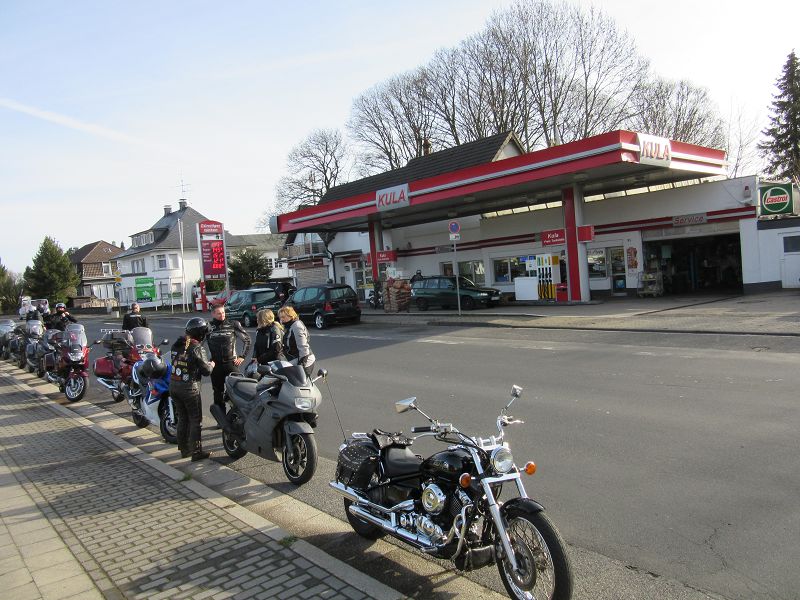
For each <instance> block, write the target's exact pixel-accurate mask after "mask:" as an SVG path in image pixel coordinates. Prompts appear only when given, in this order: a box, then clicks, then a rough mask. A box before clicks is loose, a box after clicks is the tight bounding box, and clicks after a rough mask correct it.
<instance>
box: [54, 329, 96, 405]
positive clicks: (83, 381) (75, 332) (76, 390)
mask: <svg viewBox="0 0 800 600" xmlns="http://www.w3.org/2000/svg"><path fill="white" fill-rule="evenodd" d="M49 341H50V342H51V343H52V345H53V348H54V352H49V353H47V354H45V355H44V368H45V377H46V378H47V381H49V382H50V383H55V384H56V385H57V386H58V389H59V390H61V391H62V392H64V395H65V396H66V397H67V400H69V401H70V402H77V401H78V400H80V399H81V398H83V396H84V394H85V393H86V388H87V387H88V385H89V344H88V342H87V340H86V331H85V330H84V328H83V325H80V324H78V323H70V324H69V325H67V327H66V329H64V331H60V332H58V333H56V334H53V335H52V336H50V338H49Z"/></svg>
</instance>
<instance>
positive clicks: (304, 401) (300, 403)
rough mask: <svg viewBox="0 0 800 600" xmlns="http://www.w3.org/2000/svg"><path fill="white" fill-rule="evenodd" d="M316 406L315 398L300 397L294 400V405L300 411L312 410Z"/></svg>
mask: <svg viewBox="0 0 800 600" xmlns="http://www.w3.org/2000/svg"><path fill="white" fill-rule="evenodd" d="M316 404H317V402H316V400H314V399H313V398H306V397H298V398H295V399H294V405H295V406H296V407H297V408H298V409H299V410H311V409H313V408H314V406H316Z"/></svg>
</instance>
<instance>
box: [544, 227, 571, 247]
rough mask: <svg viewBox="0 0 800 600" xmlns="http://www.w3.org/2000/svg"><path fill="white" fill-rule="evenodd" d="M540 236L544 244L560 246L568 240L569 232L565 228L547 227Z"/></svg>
mask: <svg viewBox="0 0 800 600" xmlns="http://www.w3.org/2000/svg"><path fill="white" fill-rule="evenodd" d="M540 236H541V238H542V246H558V245H560V244H564V243H566V241H567V232H566V231H565V230H564V229H546V230H545V231H543V232H542V233H541V234H540Z"/></svg>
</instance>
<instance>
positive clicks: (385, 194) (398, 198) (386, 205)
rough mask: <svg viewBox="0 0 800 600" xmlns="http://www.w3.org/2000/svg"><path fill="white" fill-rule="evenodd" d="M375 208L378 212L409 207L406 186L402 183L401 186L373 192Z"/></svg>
mask: <svg viewBox="0 0 800 600" xmlns="http://www.w3.org/2000/svg"><path fill="white" fill-rule="evenodd" d="M375 206H376V207H377V209H378V212H384V211H387V210H395V209H398V208H404V207H406V206H411V202H410V201H409V198H408V184H407V183H404V184H403V185H396V186H394V187H390V188H386V189H383V190H378V191H377V192H375Z"/></svg>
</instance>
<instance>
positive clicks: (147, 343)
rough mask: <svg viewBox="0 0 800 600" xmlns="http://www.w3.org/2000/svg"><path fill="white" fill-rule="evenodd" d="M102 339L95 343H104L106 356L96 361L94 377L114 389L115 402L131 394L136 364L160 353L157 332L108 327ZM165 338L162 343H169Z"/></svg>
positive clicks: (142, 328)
mask: <svg viewBox="0 0 800 600" xmlns="http://www.w3.org/2000/svg"><path fill="white" fill-rule="evenodd" d="M102 333H103V337H102V339H99V340H96V341H95V344H103V347H104V348H105V349H106V355H105V356H104V357H102V358H98V359H97V360H95V361H94V366H93V370H94V376H95V377H96V378H97V382H98V383H99V384H100V385H103V386H105V387H107V388H108V389H109V390H111V398H113V400H114V402H120V401H121V400H123V399H124V398H125V397H126V396H128V395H130V389H131V381H132V377H131V375H132V370H133V365H134V364H136V363H137V362H138V361H139V360H142V358H143V357H144V356H145V355H147V354H155V355H156V356H160V352H159V349H158V346H154V345H153V332H152V331H151V330H150V328H149V327H134V328H133V329H132V330H131V331H128V330H126V329H106V330H103V331H102ZM168 343H169V340H163V341H162V342H161V344H159V346H161V345H163V344H168Z"/></svg>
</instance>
